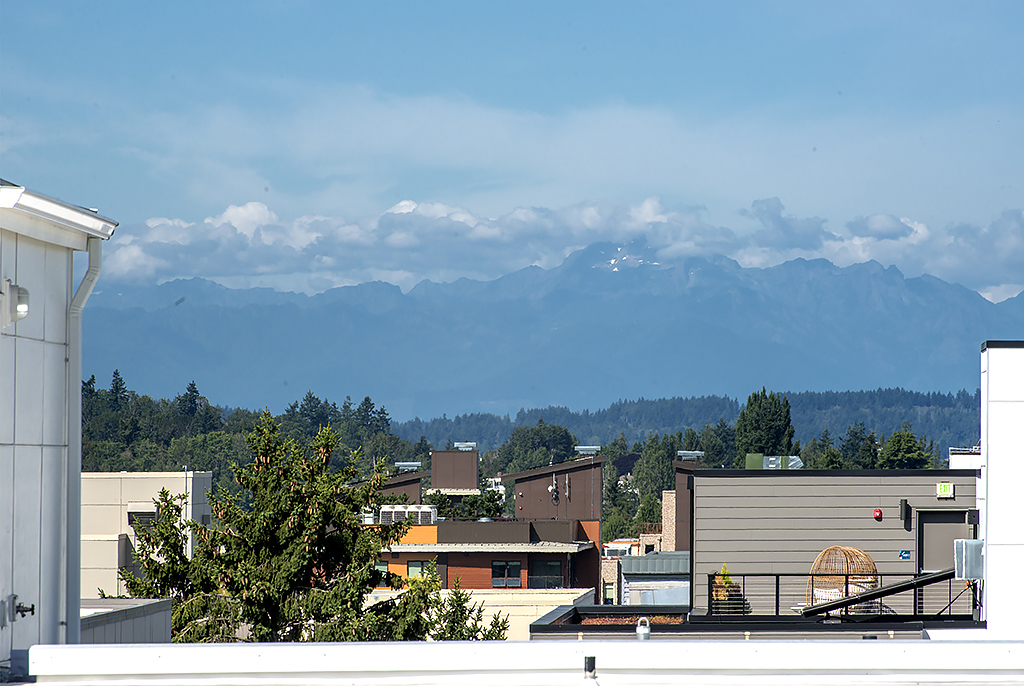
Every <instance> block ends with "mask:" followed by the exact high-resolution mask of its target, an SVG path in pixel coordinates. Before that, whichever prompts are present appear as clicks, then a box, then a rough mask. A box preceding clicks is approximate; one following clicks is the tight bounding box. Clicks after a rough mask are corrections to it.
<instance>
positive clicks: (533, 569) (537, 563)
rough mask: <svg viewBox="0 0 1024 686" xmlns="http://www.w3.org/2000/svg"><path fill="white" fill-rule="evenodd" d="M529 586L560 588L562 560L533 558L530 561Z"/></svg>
mask: <svg viewBox="0 0 1024 686" xmlns="http://www.w3.org/2000/svg"><path fill="white" fill-rule="evenodd" d="M530 588H562V562H561V561H560V560H533V561H532V562H530Z"/></svg>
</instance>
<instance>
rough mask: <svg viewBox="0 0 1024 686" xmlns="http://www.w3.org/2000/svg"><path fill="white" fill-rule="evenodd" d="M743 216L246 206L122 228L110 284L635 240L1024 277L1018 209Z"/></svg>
mask: <svg viewBox="0 0 1024 686" xmlns="http://www.w3.org/2000/svg"><path fill="white" fill-rule="evenodd" d="M746 220H753V221H755V222H756V225H755V226H754V227H753V228H752V229H750V228H748V229H746V230H745V231H734V230H733V229H732V228H729V227H726V226H718V225H715V224H712V223H710V222H708V221H707V220H706V219H705V217H704V210H703V209H702V208H693V207H689V208H682V209H672V208H669V207H666V206H665V205H664V203H663V202H662V201H660V200H659V199H658V198H657V197H653V196H652V197H648V198H646V199H644V200H642V201H640V202H639V203H636V204H634V205H629V206H617V205H598V204H595V203H583V204H578V205H572V206H569V207H566V208H563V209H559V210H552V209H547V208H544V207H529V208H517V209H515V210H513V211H511V212H509V213H507V214H505V215H503V216H499V217H497V218H495V219H484V218H481V217H479V216H477V215H475V214H473V213H472V212H470V211H468V210H465V209H462V208H458V207H456V206H453V205H447V204H444V203H438V202H430V203H417V202H414V201H411V200H408V201H403V202H402V203H399V204H398V205H396V206H394V207H392V208H391V209H389V210H388V211H387V212H385V213H383V214H381V215H380V216H377V217H371V218H369V219H367V220H365V221H363V222H351V221H347V220H345V219H343V218H340V217H330V216H324V215H306V216H301V217H299V218H297V219H294V220H291V221H285V220H281V219H280V217H279V216H278V215H277V213H276V212H274V211H272V210H271V209H270V208H268V207H267V206H266V205H265V204H263V203H261V202H250V203H245V204H242V205H232V206H230V207H228V208H227V209H226V210H225V211H224V212H222V213H220V214H218V215H217V216H215V217H211V218H209V219H207V220H205V221H204V222H202V223H193V222H189V221H186V220H182V219H168V218H154V219H151V220H149V221H148V222H146V223H145V225H143V226H139V227H131V226H122V227H121V228H119V230H118V234H117V239H116V240H117V243H115V246H116V247H115V246H112V247H113V248H114V249H113V251H112V254H111V257H110V258H108V261H107V264H108V274H109V275H110V276H111V277H112V278H114V279H117V280H136V281H139V280H157V281H164V280H168V279H173V278H179V277H186V278H187V277H192V276H201V277H206V278H211V279H213V280H216V281H218V282H220V283H224V284H225V285H230V284H234V285H247V284H251V285H256V284H258V285H272V286H275V287H277V288H280V289H298V290H302V291H305V292H315V291H319V290H323V289H325V288H329V287H333V286H336V285H348V284H353V283H360V282H363V281H367V280H374V279H381V280H386V281H389V282H391V283H394V284H396V285H399V286H401V287H402V288H403V289H405V290H408V289H409V288H411V287H412V286H414V285H415V284H416V283H418V282H419V281H421V280H423V279H431V280H434V281H451V280H454V279H457V278H460V277H468V278H476V279H493V278H497V277H498V276H501V275H504V274H507V273H510V272H512V271H515V270H518V269H521V268H523V267H526V266H529V265H539V266H542V267H545V268H550V267H554V266H557V265H558V264H560V263H561V261H562V260H563V259H564V258H565V257H566V255H567V254H568V253H569V252H571V251H572V250H574V249H578V248H583V247H586V246H588V245H591V244H593V243H596V242H613V243H623V244H625V243H629V242H631V241H634V240H636V239H640V238H642V239H643V240H645V241H646V243H647V245H648V246H649V247H650V248H652V249H653V250H655V251H656V253H657V255H658V259H659V260H664V261H672V260H676V259H682V258H686V257H690V256H697V255H702V256H708V255H714V254H721V255H726V256H728V257H731V258H733V259H736V260H737V261H739V262H740V263H741V264H743V265H744V266H756V267H765V266H771V265H775V264H779V263H781V262H783V261H786V260H789V259H793V258H795V257H804V258H809V259H810V258H816V257H825V258H827V259H829V260H831V261H833V262H835V263H836V264H838V265H840V266H847V265H850V264H854V263H857V262H864V261H867V260H877V261H878V262H881V263H882V264H885V265H896V266H897V267H898V268H899V269H900V270H901V271H903V272H904V273H905V274H907V275H908V276H917V275H920V274H924V273H929V274H932V275H934V276H937V277H939V278H942V279H945V280H947V281H951V282H957V283H962V284H964V285H966V286H968V287H969V288H973V289H976V290H978V291H979V292H981V293H982V294H983V295H985V297H988V298H989V299H992V300H1000V299H1004V298H1006V297H1009V296H1012V295H1015V294H1016V292H1019V290H1020V286H1019V284H1020V274H1022V273H1024V213H1022V211H1021V210H1012V211H1007V212H1004V213H1003V214H1002V215H1000V216H999V217H998V218H996V220H994V221H992V222H990V223H989V224H987V225H974V224H957V225H949V226H946V227H942V228H937V227H934V226H930V225H928V224H927V223H925V222H922V221H917V220H915V219H913V218H908V217H902V218H897V217H895V216H892V215H888V214H884V213H874V214H867V215H862V216H861V217H859V218H858V219H856V220H854V221H850V222H847V223H846V225H845V226H844V227H843V228H842V229H840V230H839V231H836V232H833V231H832V230H831V229H829V222H828V221H827V220H826V219H822V218H819V217H801V216H799V215H797V214H793V213H788V212H787V211H786V208H785V207H784V206H783V204H782V202H781V201H780V200H779V199H778V198H769V199H765V200H756V201H754V202H753V203H751V204H750V209H747V210H743V211H742V212H741V213H740V219H739V221H741V222H742V221H746Z"/></svg>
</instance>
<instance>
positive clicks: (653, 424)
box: [393, 388, 981, 450]
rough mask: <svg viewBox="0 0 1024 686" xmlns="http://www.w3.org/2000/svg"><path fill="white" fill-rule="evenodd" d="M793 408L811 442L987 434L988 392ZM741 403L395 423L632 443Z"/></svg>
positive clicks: (947, 441)
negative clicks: (533, 429)
mask: <svg viewBox="0 0 1024 686" xmlns="http://www.w3.org/2000/svg"><path fill="white" fill-rule="evenodd" d="M783 395H785V396H786V397H787V398H788V399H789V404H790V407H791V412H792V419H793V428H794V438H795V439H796V440H799V441H802V442H804V443H806V442H807V441H809V440H810V439H812V438H814V437H815V436H818V435H820V434H821V432H822V431H823V430H825V429H828V430H829V431H830V432H831V433H832V434H833V435H835V434H838V433H841V432H842V431H845V429H846V427H848V426H851V425H853V424H856V423H857V422H860V423H862V424H863V425H864V426H865V427H866V428H867V429H868V430H873V431H874V432H875V433H876V434H878V435H889V434H891V433H892V432H894V431H896V430H898V429H899V428H900V427H901V426H902V425H903V423H904V422H910V423H911V424H912V425H913V427H914V429H915V430H916V431H918V432H920V433H923V434H925V435H927V436H928V437H929V438H930V439H932V440H934V441H935V444H936V445H937V446H939V447H940V448H941V449H943V450H945V449H946V448H948V447H950V446H953V447H956V446H973V445H977V444H978V441H979V439H980V433H979V432H980V407H981V398H980V395H979V393H978V391H974V392H973V393H971V392H968V391H966V390H961V391H959V392H958V393H955V394H954V393H920V392H917V391H907V390H904V389H902V388H879V389H877V390H873V391H825V392H812V391H803V392H799V393H792V392H785V393H783ZM739 412H740V403H739V402H738V401H737V400H735V399H733V398H728V397H725V396H701V397H691V398H678V397H676V398H660V399H657V400H649V399H646V398H640V399H638V400H620V401H618V402H616V403H613V404H612V405H611V406H610V407H608V408H607V409H604V410H597V411H589V410H582V411H573V410H570V409H569V408H567V407H557V406H554V407H546V408H543V409H531V410H525V409H524V410H520V411H519V412H518V413H517V414H516V416H515V418H512V417H510V416H509V415H504V416H498V415H493V414H481V413H475V414H465V415H458V416H456V417H454V418H449V417H447V416H442V417H439V418H436V419H428V420H423V419H419V418H416V419H413V420H410V421H407V422H398V423H395V424H394V426H393V430H394V431H395V433H396V434H398V435H399V436H401V437H403V438H405V439H407V440H415V439H418V438H419V437H420V436H424V437H426V440H427V441H428V442H430V443H432V444H434V445H439V444H441V445H443V444H444V443H445V442H446V441H449V440H452V441H476V442H477V444H478V445H479V447H480V449H481V450H492V449H495V448H497V447H498V446H500V445H501V444H502V443H504V442H505V441H506V440H508V437H509V436H510V435H511V434H512V430H513V429H514V428H516V427H519V426H532V425H534V424H536V423H537V420H539V419H543V420H544V421H545V422H548V423H549V424H559V425H561V426H564V427H566V428H567V429H569V430H570V431H571V432H572V433H573V434H574V435H575V436H576V437H577V439H578V440H579V442H580V443H581V444H585V445H587V444H591V445H607V444H608V443H610V442H611V441H613V440H614V439H615V438H617V437H618V436H619V435H620V434H623V435H624V436H625V438H626V440H627V441H628V442H629V443H631V444H632V443H633V442H636V441H642V440H644V439H646V438H647V437H648V436H649V435H650V434H652V433H654V434H666V433H668V434H672V433H676V432H677V431H685V430H686V429H688V428H692V429H695V430H697V431H700V429H701V428H702V427H704V425H706V424H711V425H715V424H716V423H717V422H718V421H719V420H724V421H725V422H727V423H729V424H732V423H734V422H735V421H736V418H737V417H738V416H739Z"/></svg>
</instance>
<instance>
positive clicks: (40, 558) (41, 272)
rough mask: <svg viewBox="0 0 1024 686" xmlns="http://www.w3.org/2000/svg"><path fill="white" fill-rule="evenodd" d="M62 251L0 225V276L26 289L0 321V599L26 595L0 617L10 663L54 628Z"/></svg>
mask: <svg viewBox="0 0 1024 686" xmlns="http://www.w3.org/2000/svg"><path fill="white" fill-rule="evenodd" d="M71 259H72V250H71V249H69V248H66V247H63V246H61V245H56V244H53V243H45V242H43V241H40V240H36V239H34V238H30V237H28V236H24V235H20V234H17V233H14V232H12V231H7V230H3V229H0V278H6V279H10V280H11V281H12V282H13V283H15V284H17V285H19V286H21V287H23V288H26V289H28V291H29V295H30V307H31V309H30V312H29V316H28V317H26V318H25V319H23V320H21V321H19V322H16V323H14V324H11V325H9V326H7V327H4V328H3V329H2V330H0V601H3V602H5V603H7V604H10V602H11V596H12V595H17V596H18V598H17V601H16V602H21V603H25V604H26V605H29V606H31V605H35V614H34V615H27V616H25V617H18V618H17V621H15V622H10V621H9V619H8V620H7V621H4V622H0V625H5V626H0V660H3V659H10V658H11V655H12V652H13V655H14V662H15V663H17V662H18V661H19V660H20V657H21V656H22V651H25V650H27V649H28V647H29V646H31V645H34V644H36V643H57V642H59V641H61V640H63V638H64V626H65V624H64V616H63V615H64V613H65V612H66V611H67V609H68V608H67V607H66V605H65V604H64V600H63V595H64V594H63V593H62V589H63V588H64V586H65V584H64V578H63V571H62V569H63V568H62V566H61V565H62V561H63V560H64V559H65V557H64V547H65V544H66V539H65V538H64V536H63V531H64V526H63V522H64V516H65V511H64V507H63V504H64V503H65V502H66V498H65V493H64V488H65V485H64V473H65V456H66V453H67V450H68V438H67V424H68V423H67V384H68V380H67V379H68V370H67V358H68V335H67V334H68V331H67V309H68V305H69V304H70V300H71V271H72V269H71ZM13 666H15V667H16V666H17V665H13ZM16 671H17V670H16Z"/></svg>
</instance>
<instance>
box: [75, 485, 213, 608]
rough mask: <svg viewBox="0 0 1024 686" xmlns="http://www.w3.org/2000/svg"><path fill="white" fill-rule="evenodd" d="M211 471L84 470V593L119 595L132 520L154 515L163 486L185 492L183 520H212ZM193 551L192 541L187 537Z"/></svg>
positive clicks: (130, 545)
mask: <svg viewBox="0 0 1024 686" xmlns="http://www.w3.org/2000/svg"><path fill="white" fill-rule="evenodd" d="M212 487H213V473H212V472H189V471H181V472H91V473H84V474H82V597H83V598H98V597H99V589H103V591H104V592H105V593H106V594H107V595H122V594H124V593H125V588H124V584H123V583H122V582H121V581H120V580H119V579H118V578H117V570H118V569H120V568H121V567H129V568H131V567H132V565H133V562H134V561H133V559H132V551H133V550H134V549H135V531H134V529H132V526H131V520H132V519H135V520H137V521H141V522H145V521H146V520H148V519H151V518H152V517H154V516H155V515H156V506H155V504H154V503H153V499H154V498H156V497H157V495H158V494H159V493H160V489H163V488H166V489H167V490H168V491H169V492H170V493H171V495H180V494H184V495H185V496H186V499H185V511H184V512H183V515H184V517H185V518H187V519H191V520H193V521H196V522H199V523H200V524H204V525H209V524H210V516H211V512H210V504H209V500H208V498H207V495H208V493H209V491H210V489H211V488H212ZM188 552H189V554H190V555H191V553H192V541H191V540H190V541H189V542H188Z"/></svg>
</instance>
